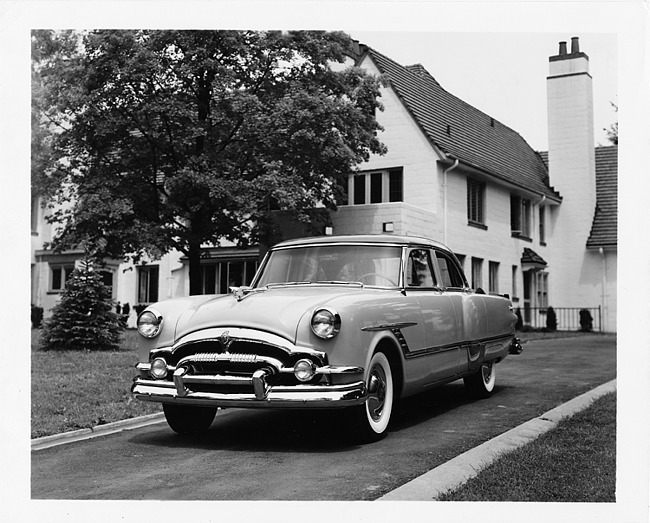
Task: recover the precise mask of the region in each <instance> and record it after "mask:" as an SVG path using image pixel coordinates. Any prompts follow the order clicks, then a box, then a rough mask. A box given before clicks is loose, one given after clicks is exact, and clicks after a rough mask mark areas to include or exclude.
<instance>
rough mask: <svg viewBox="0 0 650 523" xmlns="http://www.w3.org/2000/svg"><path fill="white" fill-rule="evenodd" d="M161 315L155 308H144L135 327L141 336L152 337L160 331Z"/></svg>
mask: <svg viewBox="0 0 650 523" xmlns="http://www.w3.org/2000/svg"><path fill="white" fill-rule="evenodd" d="M162 325H163V317H162V314H160V313H159V312H158V311H157V310H155V309H146V310H144V311H142V313H141V314H140V316H138V321H137V327H138V332H139V333H140V335H141V336H143V337H145V338H147V339H152V338H155V337H156V336H158V334H160V332H161V331H162Z"/></svg>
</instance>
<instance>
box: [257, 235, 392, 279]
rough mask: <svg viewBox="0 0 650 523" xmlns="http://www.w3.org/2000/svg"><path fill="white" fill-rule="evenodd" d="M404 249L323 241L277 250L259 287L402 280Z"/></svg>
mask: <svg viewBox="0 0 650 523" xmlns="http://www.w3.org/2000/svg"><path fill="white" fill-rule="evenodd" d="M401 254H402V249H401V247H398V246H390V245H321V246H314V247H295V248H290V249H282V250H278V251H274V252H272V253H271V255H270V256H269V259H268V262H267V263H266V265H265V266H264V268H263V272H262V274H261V275H260V278H259V280H258V281H257V284H256V287H263V286H265V285H270V284H274V283H277V284H283V283H319V282H320V283H363V284H364V285H376V286H380V287H396V286H397V285H398V284H399V274H400V261H401Z"/></svg>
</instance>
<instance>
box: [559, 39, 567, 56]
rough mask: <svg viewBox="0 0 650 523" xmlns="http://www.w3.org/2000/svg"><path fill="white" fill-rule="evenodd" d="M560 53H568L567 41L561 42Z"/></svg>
mask: <svg viewBox="0 0 650 523" xmlns="http://www.w3.org/2000/svg"><path fill="white" fill-rule="evenodd" d="M558 54H559V55H560V56H562V55H565V54H566V42H560V52H559V53H558Z"/></svg>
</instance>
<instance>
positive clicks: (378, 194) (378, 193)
mask: <svg viewBox="0 0 650 523" xmlns="http://www.w3.org/2000/svg"><path fill="white" fill-rule="evenodd" d="M382 177H383V174H382V173H372V174H371V175H370V203H381V202H382V183H381V182H382Z"/></svg>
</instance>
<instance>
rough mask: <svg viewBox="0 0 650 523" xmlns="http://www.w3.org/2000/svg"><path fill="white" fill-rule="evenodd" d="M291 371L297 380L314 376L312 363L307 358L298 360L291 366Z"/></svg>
mask: <svg viewBox="0 0 650 523" xmlns="http://www.w3.org/2000/svg"><path fill="white" fill-rule="evenodd" d="M293 373H294V374H295V376H296V378H298V380H299V381H309V380H310V379H312V378H313V377H314V373H315V369H314V364H313V363H312V362H311V361H309V360H298V361H297V362H296V364H295V365H294V366H293Z"/></svg>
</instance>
